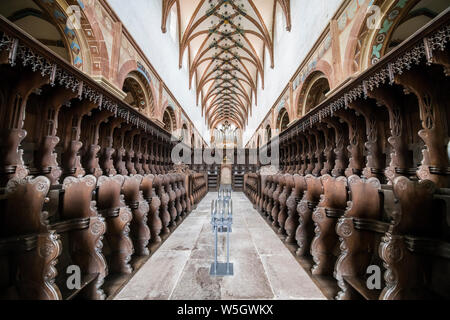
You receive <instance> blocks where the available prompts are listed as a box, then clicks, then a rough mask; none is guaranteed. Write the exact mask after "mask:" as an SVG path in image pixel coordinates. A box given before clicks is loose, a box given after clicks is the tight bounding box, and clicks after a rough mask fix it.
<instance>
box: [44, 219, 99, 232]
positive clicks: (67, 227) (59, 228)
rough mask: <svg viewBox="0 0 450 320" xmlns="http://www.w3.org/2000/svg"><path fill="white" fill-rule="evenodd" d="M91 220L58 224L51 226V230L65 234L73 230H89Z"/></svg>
mask: <svg viewBox="0 0 450 320" xmlns="http://www.w3.org/2000/svg"><path fill="white" fill-rule="evenodd" d="M90 221H91V218H80V219H72V220H66V221H61V222H57V223H55V224H52V225H50V226H49V228H50V229H52V230H55V231H56V232H58V233H64V232H68V231H73V230H84V229H88V228H89V225H90Z"/></svg>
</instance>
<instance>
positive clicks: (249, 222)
mask: <svg viewBox="0 0 450 320" xmlns="http://www.w3.org/2000/svg"><path fill="white" fill-rule="evenodd" d="M216 197H217V193H214V192H211V193H208V194H207V195H206V196H205V198H204V199H203V200H202V201H201V202H200V203H199V204H198V206H197V209H195V210H193V211H192V213H191V214H190V215H189V217H187V218H186V219H185V220H184V221H183V223H182V224H181V225H180V226H179V227H178V228H177V229H176V231H175V232H174V233H173V234H172V235H171V236H170V237H169V239H168V240H167V241H166V242H165V243H164V244H163V245H162V246H161V247H160V248H159V249H158V251H157V252H156V253H155V254H154V255H153V256H152V257H150V259H149V260H148V261H147V262H146V263H145V265H144V266H143V267H142V268H141V269H140V270H139V271H138V272H137V273H136V275H135V276H134V277H133V278H132V279H131V280H130V281H129V282H128V284H127V285H125V287H124V288H123V289H122V290H121V291H120V292H119V293H118V294H117V296H116V297H115V299H117V300H167V299H170V300H211V299H214V300H220V299H224V300H234V299H245V300H261V299H264V300H270V299H283V300H284V299H297V300H305V299H308V300H309V299H314V300H323V299H326V297H325V296H324V294H323V293H322V292H321V290H320V289H319V288H318V286H317V285H316V284H315V283H314V282H313V280H311V279H310V277H309V276H308V274H307V273H306V271H305V270H304V269H303V268H302V267H301V266H300V264H299V263H298V262H297V261H296V259H295V258H294V256H293V255H292V254H291V252H289V250H288V248H287V247H286V246H285V245H284V244H283V243H282V241H281V240H280V238H279V237H278V236H277V234H276V233H275V232H274V231H273V230H272V228H271V227H270V226H269V225H268V224H267V223H266V221H265V220H264V219H263V218H262V216H261V215H260V214H259V213H258V212H257V211H256V210H255V209H254V208H253V205H252V204H251V203H250V201H249V200H248V199H247V198H246V197H245V195H244V194H243V193H235V194H233V202H234V214H233V229H232V233H231V235H230V247H231V254H230V256H231V258H230V259H231V260H230V261H231V262H232V263H233V264H234V271H235V272H234V273H235V275H234V276H232V277H211V276H210V274H209V272H210V266H211V263H212V262H213V261H214V234H213V232H212V227H211V223H210V220H211V212H210V211H211V210H210V207H211V200H213V199H214V198H216ZM219 239H220V240H222V241H221V242H220V246H219V248H220V255H219V261H220V260H221V261H225V259H226V257H225V237H224V236H223V237H222V236H221V237H220V238H219Z"/></svg>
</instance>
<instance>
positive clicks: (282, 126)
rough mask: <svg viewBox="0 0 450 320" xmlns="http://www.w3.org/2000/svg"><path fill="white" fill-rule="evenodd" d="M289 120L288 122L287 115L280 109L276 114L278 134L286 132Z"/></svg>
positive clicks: (284, 110) (285, 111)
mask: <svg viewBox="0 0 450 320" xmlns="http://www.w3.org/2000/svg"><path fill="white" fill-rule="evenodd" d="M289 123H290V120H289V114H288V112H287V110H286V109H285V108H283V109H281V110H280V112H279V113H278V119H277V129H278V130H280V132H283V131H284V130H286V129H287V128H288V126H289Z"/></svg>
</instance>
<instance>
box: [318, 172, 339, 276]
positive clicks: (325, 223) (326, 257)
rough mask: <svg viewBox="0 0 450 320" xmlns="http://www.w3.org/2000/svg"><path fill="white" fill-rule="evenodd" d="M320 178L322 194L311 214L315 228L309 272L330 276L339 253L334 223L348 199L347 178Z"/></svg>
mask: <svg viewBox="0 0 450 320" xmlns="http://www.w3.org/2000/svg"><path fill="white" fill-rule="evenodd" d="M320 179H321V181H322V185H323V195H321V197H320V202H319V204H318V205H317V207H316V209H315V210H314V213H313V216H312V219H313V221H314V223H315V226H316V228H315V237H314V239H313V242H312V244H311V255H312V256H313V259H314V263H315V264H314V266H313V268H312V271H311V272H312V274H314V275H329V276H332V275H333V270H334V265H335V263H336V260H337V256H338V254H339V237H338V235H337V234H336V224H337V221H338V219H339V218H340V217H341V216H343V215H344V213H345V209H346V207H347V201H348V189H347V178H346V177H338V178H334V177H331V176H330V175H324V176H322V177H321V178H320Z"/></svg>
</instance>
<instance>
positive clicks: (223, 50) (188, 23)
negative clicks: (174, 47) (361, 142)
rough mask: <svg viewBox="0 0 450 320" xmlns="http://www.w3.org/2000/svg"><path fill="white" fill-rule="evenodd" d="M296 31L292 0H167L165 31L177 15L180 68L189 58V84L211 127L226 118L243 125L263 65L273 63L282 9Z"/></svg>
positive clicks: (288, 24)
mask: <svg viewBox="0 0 450 320" xmlns="http://www.w3.org/2000/svg"><path fill="white" fill-rule="evenodd" d="M278 10H280V11H281V12H282V15H281V17H283V15H284V17H285V21H286V30H288V31H290V29H291V18H290V0H163V17H162V26H161V28H162V31H163V32H166V30H167V24H168V21H169V19H171V18H172V16H173V13H174V12H175V13H176V15H175V16H176V18H177V26H178V30H177V31H178V40H179V50H180V52H179V66H180V68H181V67H182V65H183V60H184V59H186V58H187V61H188V66H189V77H190V79H189V88H192V87H193V84H194V83H195V90H196V94H197V102H198V103H200V104H201V107H202V114H203V115H204V116H205V119H206V121H207V123H208V125H209V127H210V128H211V129H214V128H216V127H217V126H218V125H220V124H221V123H224V122H225V121H228V122H231V123H234V124H235V125H236V127H238V128H241V129H244V128H245V126H246V124H247V121H248V117H249V115H251V112H252V110H251V108H252V105H253V102H254V103H255V105H256V104H257V100H256V97H257V88H258V79H261V81H262V83H261V87H262V88H263V89H264V64H265V62H266V59H269V61H268V62H269V63H270V66H271V67H272V68H273V67H274V44H275V41H274V36H275V27H276V19H277V12H279V11H278Z"/></svg>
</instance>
